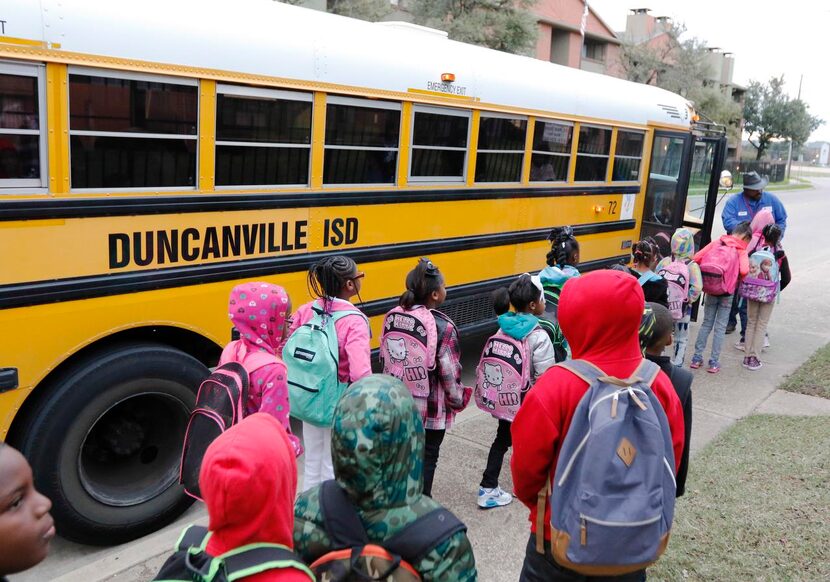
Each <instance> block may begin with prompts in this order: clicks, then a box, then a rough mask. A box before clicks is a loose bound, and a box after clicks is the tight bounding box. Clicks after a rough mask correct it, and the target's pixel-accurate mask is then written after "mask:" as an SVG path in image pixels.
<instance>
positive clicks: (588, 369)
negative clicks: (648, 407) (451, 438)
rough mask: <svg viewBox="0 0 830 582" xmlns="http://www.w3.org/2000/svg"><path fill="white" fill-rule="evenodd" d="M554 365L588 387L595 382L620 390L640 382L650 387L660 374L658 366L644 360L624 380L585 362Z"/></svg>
mask: <svg viewBox="0 0 830 582" xmlns="http://www.w3.org/2000/svg"><path fill="white" fill-rule="evenodd" d="M556 365H557V366H560V367H562V368H565V369H566V370H568V371H569V372H571V373H572V374H573V375H574V376H577V377H578V378H580V379H581V380H584V381H585V382H586V383H587V384H589V385H591V384H594V383H595V382H605V383H606V384H613V385H614V386H619V387H620V388H630V387H631V386H634V385H635V384H639V383H641V382H642V383H644V384H646V385H648V386H651V383H652V382H654V379H655V378H657V374H658V373H659V372H660V366H658V365H657V364H655V363H654V362H650V361H649V360H646V359H643V361H642V362H640V365H639V366H637V369H636V370H634V373H633V374H631V376H630V377H628V378H626V379H622V378H617V377H615V376H609V375H607V374H606V373H605V372H603V371H602V370H600V369H599V368H598V367H596V366H595V365H594V364H592V363H591V362H588V361H586V360H567V361H565V362H560V363H558V364H556Z"/></svg>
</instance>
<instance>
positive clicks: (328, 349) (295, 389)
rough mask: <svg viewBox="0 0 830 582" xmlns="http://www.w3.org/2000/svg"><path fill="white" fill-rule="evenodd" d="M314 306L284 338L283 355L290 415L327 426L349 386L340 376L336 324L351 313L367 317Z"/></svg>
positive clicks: (330, 422)
mask: <svg viewBox="0 0 830 582" xmlns="http://www.w3.org/2000/svg"><path fill="white" fill-rule="evenodd" d="M311 309H312V311H313V313H314V315H313V316H312V318H311V319H310V320H309V321H308V322H307V323H305V324H303V325H301V326H300V327H299V328H297V329H296V330H295V331H294V333H292V334H291V337H289V338H288V341H287V342H285V347H284V348H283V350H282V359H283V362H285V367H286V368H287V371H288V398H289V401H290V404H291V416H293V417H295V418H299V419H300V420H302V421H304V422H307V423H309V424H313V425H314V426H320V427H325V428H328V427H330V426H331V425H332V422H334V408H335V407H336V406H337V402H338V401H339V400H340V396H341V395H342V394H343V391H344V390H345V389H346V386H347V383H345V382H340V381H339V379H338V377H337V369H338V366H339V364H340V352H339V349H338V348H339V346H338V343H337V331H336V330H335V328H334V324H335V323H336V322H337V321H339V320H340V319H342V318H344V317H348V316H350V315H359V316H360V317H362V318H363V319H364V320H366V316H365V315H363V314H362V313H361V312H360V311H358V310H357V309H355V310H348V311H335V312H333V313H326V312H325V311H323V310H322V309H320V308H319V307H317V306H316V305H312V306H311ZM368 324H369V321H368V320H366V325H368Z"/></svg>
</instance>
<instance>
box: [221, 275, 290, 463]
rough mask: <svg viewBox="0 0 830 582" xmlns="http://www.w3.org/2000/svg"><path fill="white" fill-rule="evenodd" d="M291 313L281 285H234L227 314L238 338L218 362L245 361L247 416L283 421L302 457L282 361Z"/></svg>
mask: <svg viewBox="0 0 830 582" xmlns="http://www.w3.org/2000/svg"><path fill="white" fill-rule="evenodd" d="M290 313H291V299H290V298H289V297H288V293H286V292H285V289H283V288H282V287H280V286H279V285H273V284H271V283H260V282H257V283H242V284H241V285H237V286H236V287H234V288H233V290H232V291H231V296H230V299H229V300H228V316H229V317H230V318H231V321H233V325H234V328H235V329H236V331H238V332H239V339H238V340H236V341H232V342H231V343H229V344H228V345H227V346H225V349H224V350H223V351H222V357H221V358H219V365H220V366H221V365H222V364H227V363H228V362H237V363H239V364H242V366H243V367H244V368H245V369H246V370H247V371H248V376H249V378H250V382H249V389H248V401H247V402H246V403H245V415H246V416H247V415H249V414H253V413H255V412H265V413H268V414H270V415H271V416H273V417H274V418H276V419H277V420H278V421H280V424H282V426H283V427H284V428H285V430H286V432H287V433H288V435H289V436H288V438H289V439H290V440H291V444H292V446H293V447H294V452H295V453H296V454H297V455H298V456H299V455H300V454H302V450H303V448H302V445H300V439H298V438H297V437H296V436H294V435H292V434H291V425H290V423H289V419H288V415H289V403H288V382H287V374H286V371H285V364H284V363H283V361H282V344H283V343H284V342H285V339H286V338H287V337H288V316H289V314H290Z"/></svg>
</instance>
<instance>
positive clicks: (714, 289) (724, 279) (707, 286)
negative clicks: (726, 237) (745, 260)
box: [700, 241, 740, 295]
mask: <svg viewBox="0 0 830 582" xmlns="http://www.w3.org/2000/svg"><path fill="white" fill-rule="evenodd" d="M719 242H720V244H718V245H717V246H715V247H714V248H712V249H711V250H710V251H709V252H708V253H706V255H705V256H704V257H703V261H701V263H700V274H701V275H702V276H703V292H704V293H707V294H708V295H732V294H733V293H734V292H735V287H736V286H737V284H738V267H739V261H740V259H739V255H738V249H736V248H735V247H730V246H729V245H727V244H726V243H724V242H723V241H719Z"/></svg>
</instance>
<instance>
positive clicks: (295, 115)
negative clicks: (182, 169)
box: [216, 85, 311, 186]
mask: <svg viewBox="0 0 830 582" xmlns="http://www.w3.org/2000/svg"><path fill="white" fill-rule="evenodd" d="M216 92H217V96H216V185H217V186H278V185H282V186H285V185H303V186H305V185H307V184H308V175H309V163H310V160H311V93H294V92H289V91H274V90H270V89H260V88H254V87H240V86H233V85H218V86H217V88H216Z"/></svg>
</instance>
